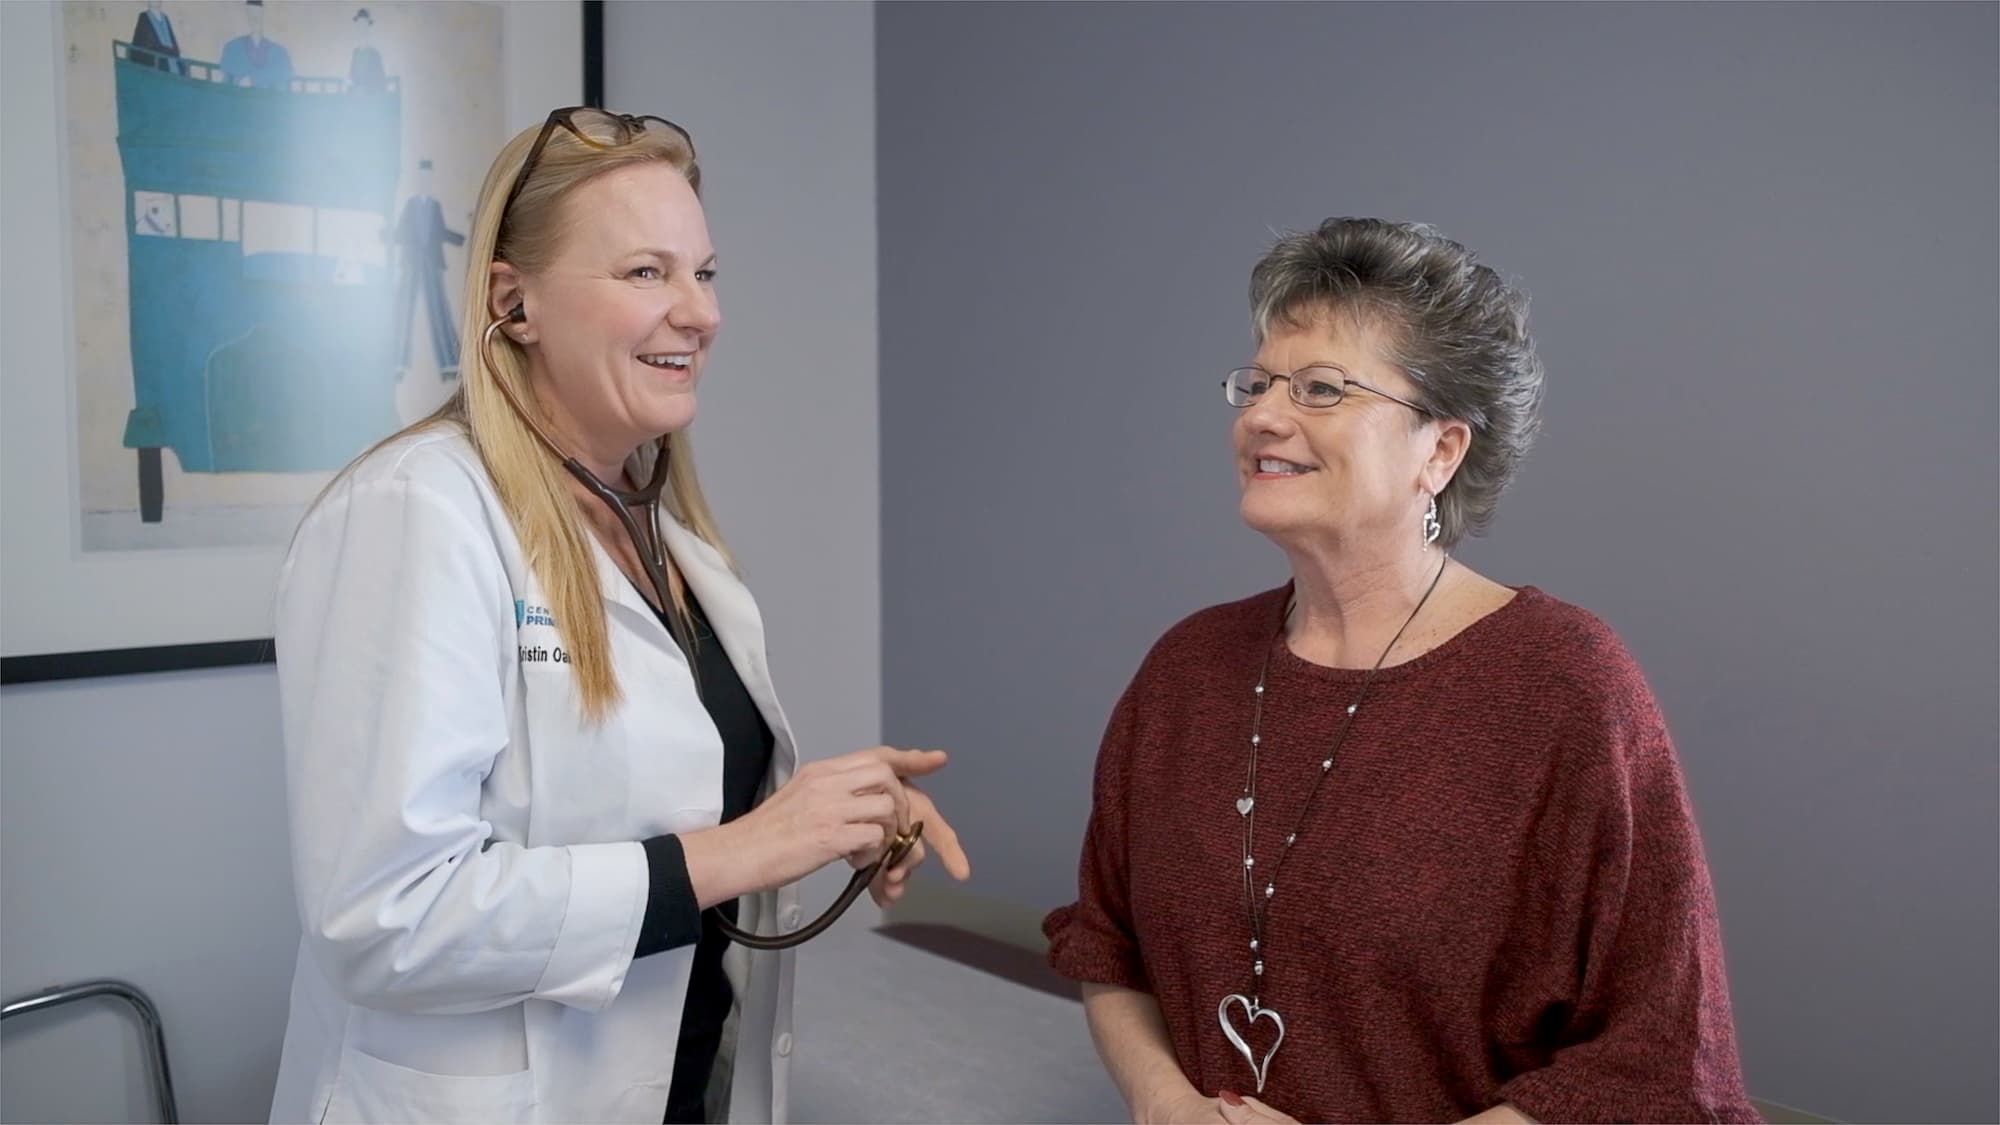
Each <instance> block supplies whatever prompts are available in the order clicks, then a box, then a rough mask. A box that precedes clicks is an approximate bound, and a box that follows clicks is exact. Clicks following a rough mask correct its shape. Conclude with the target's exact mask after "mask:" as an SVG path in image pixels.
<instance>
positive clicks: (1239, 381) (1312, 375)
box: [1222, 363, 1431, 417]
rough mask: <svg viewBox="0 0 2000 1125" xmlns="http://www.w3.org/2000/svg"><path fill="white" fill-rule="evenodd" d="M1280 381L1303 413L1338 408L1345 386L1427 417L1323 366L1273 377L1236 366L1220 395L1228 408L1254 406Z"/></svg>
mask: <svg viewBox="0 0 2000 1125" xmlns="http://www.w3.org/2000/svg"><path fill="white" fill-rule="evenodd" d="M1279 379H1283V380H1284V381H1285V382H1286V383H1288V384H1290V387H1289V390H1290V392H1291V396H1292V401H1293V402H1296V403H1298V404H1299V405H1300V406H1303V407H1305V408H1306V409H1307V410H1325V409H1327V408H1329V407H1334V406H1339V405H1340V400H1341V399H1344V398H1346V397H1347V389H1348V388H1349V387H1355V388H1359V389H1360V390H1364V391H1367V392H1369V393H1370V394H1378V395H1381V396H1382V397H1383V398H1386V399H1388V400H1389V401H1390V402H1399V403H1402V404H1403V405H1404V406H1407V407H1409V408H1410V409H1411V410H1414V411H1416V412H1417V413H1419V414H1422V415H1425V416H1426V417H1428V416H1429V415H1430V413H1431V412H1430V411H1429V410H1427V409H1425V408H1424V407H1421V406H1418V405H1417V404H1416V403H1414V402H1411V401H1410V400H1409V399H1406V398H1400V397H1398V396H1396V395H1392V394H1390V393H1389V392H1388V391H1384V390H1379V389H1377V388H1375V387H1371V386H1369V385H1368V384H1366V383H1363V382H1360V381H1358V380H1355V379H1350V378H1348V377H1347V372H1345V371H1342V370H1341V369H1340V368H1338V367H1333V366H1331V365H1328V364H1324V363H1315V364H1312V365H1310V366H1306V367H1301V368H1299V369H1298V370H1297V371H1294V372H1292V373H1291V374H1290V375H1274V374H1272V373H1271V372H1269V371H1266V370H1264V369H1263V368H1261V367H1239V368H1237V369H1236V370H1234V371H1231V372H1230V373H1229V375H1228V377H1227V378H1225V379H1223V380H1222V393H1223V395H1224V396H1225V397H1227V398H1228V400H1229V405H1231V406H1234V407H1236V408H1238V409H1241V408H1243V407H1246V406H1251V405H1254V404H1255V403H1256V402H1257V400H1258V399H1260V398H1263V397H1264V394H1265V392H1267V391H1269V390H1270V389H1271V384H1272V383H1274V382H1277V381H1278V380H1279Z"/></svg>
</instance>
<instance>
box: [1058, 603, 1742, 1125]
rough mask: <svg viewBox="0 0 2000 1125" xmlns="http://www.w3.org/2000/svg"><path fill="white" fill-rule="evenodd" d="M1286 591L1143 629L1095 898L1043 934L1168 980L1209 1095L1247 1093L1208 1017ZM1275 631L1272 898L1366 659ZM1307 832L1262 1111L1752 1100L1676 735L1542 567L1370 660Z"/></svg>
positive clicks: (1267, 845)
mask: <svg viewBox="0 0 2000 1125" xmlns="http://www.w3.org/2000/svg"><path fill="white" fill-rule="evenodd" d="M1288 596H1289V590H1288V588H1285V589H1278V590H1273V591H1270V592H1268V593H1264V594H1260V595H1257V596H1256V597H1253V598H1249V599H1246V600H1244V601H1240V602H1234V603H1231V604H1229V605H1222V606H1216V607H1214V608H1211V609H1207V610H1203V611H1202V612H1200V613H1197V614H1195V615H1194V616H1193V617H1190V618H1188V619H1187V620H1186V621H1183V622H1181V623H1180V624H1179V625H1177V626H1175V627H1174V628H1173V629H1172V630H1170V631H1169V632H1168V633H1167V635H1166V636H1165V637H1163V638H1161V639H1160V642H1159V643H1158V644H1157V645H1155V646H1154V648H1153V651H1152V652H1151V653H1150V654H1149V655H1148V656H1147V657H1146V661H1145V663H1144V665H1142V666H1141V667H1140V669H1139V673H1138V675H1137V676H1136V677H1134V678H1133V680H1132V684H1131V686H1130V687H1128V688H1127V689H1126V691H1125V695H1124V697H1123V698H1121V699H1120V700H1119V701H1118V706H1117V708H1116V710H1114V711H1113V712H1112V716H1111V722H1110V726H1109V728H1108V729H1107V730H1106V732H1105V735H1104V745H1103V748H1102V750H1101V751H1100V752H1099V754H1098V759H1097V774H1096V785H1095V794H1094V798H1093V804H1092V809H1091V816H1090V825H1089V828H1088V830H1087V832H1086V834H1085V837H1084V845H1083V858H1082V864H1081V875H1080V880H1079V881H1080V887H1079V891H1078V901H1077V902H1076V903H1075V904H1073V905H1070V906H1065V907H1063V908H1061V909H1059V910H1057V911H1055V912H1054V913H1052V914H1050V915H1049V917H1048V920H1047V922H1046V923H1045V924H1044V929H1045V930H1046V932H1047V933H1048V936H1049V939H1050V941H1051V949H1050V954H1049V960H1050V963H1051V964H1052V965H1053V966H1054V967H1055V968H1056V970H1057V971H1059V972H1061V973H1062V974H1064V975H1065V976H1068V977H1071V978H1074V979H1076V980H1080V981H1095V982H1100V983H1105V984H1116V985H1123V986H1124V987H1126V988H1134V989H1139V990H1141V991H1145V992H1149V993H1151V994H1153V996H1154V997H1156V998H1157V999H1158V1001H1159V1004H1160V1010H1161V1012H1162V1013H1163V1014H1164V1015H1165V1017H1166V1024H1167V1030H1168V1033H1169V1035H1170V1036H1171V1038H1172V1040H1173V1047H1174V1053H1175V1055H1176V1056H1177V1057H1178V1059H1179V1061H1180V1065H1181V1069H1182V1071H1183V1072H1184V1073H1186V1075H1187V1076H1188V1079H1189V1080H1190V1081H1191V1082H1193V1083H1194V1085H1195V1087H1196V1088H1197V1089H1199V1090H1200V1091H1202V1092H1203V1093H1204V1094H1207V1095H1209V1096H1214V1095H1215V1094H1217V1093H1218V1092H1219V1091H1220V1090H1222V1089H1224V1088H1227V1089H1232V1090H1236V1091H1239V1092H1249V1091H1251V1090H1253V1089H1254V1088H1255V1085H1256V1081H1255V1079H1254V1077H1253V1076H1252V1074H1251V1071H1250V1069H1249V1067H1248V1065H1247V1064H1246V1063H1245V1062H1244V1061H1243V1058H1242V1056H1241V1055H1239V1054H1238V1053H1237V1052H1236V1050H1235V1048H1233V1047H1232V1046H1230V1044H1229V1042H1228V1041H1227V1040H1226V1039H1225V1038H1224V1037H1223V1035H1222V1032H1221V1030H1220V1028H1219V1027H1218V1025H1217V1023H1216V1006H1217V1004H1218V1003H1219V1002H1220V1001H1221V1000H1222V998H1223V997H1224V996H1226V995H1228V994H1230V993H1233V992H1242V993H1245V994H1248V993H1249V992H1250V990H1251V985H1252V980H1253V979H1254V978H1253V977H1252V974H1251V955H1250V950H1249V944H1250V929H1249V922H1248V920H1247V918H1246V915H1245V906H1244V892H1243V880H1242V872H1243V859H1242V828H1241V821H1240V819H1239V817H1238V814H1237V812H1236V809H1235V807H1234V802H1235V801H1236V799H1237V798H1238V797H1239V796H1240V795H1241V794H1242V789H1243V782H1244V769H1245V766H1246V764H1247V761H1248V751H1249V741H1250V723H1251V708H1252V693H1251V688H1252V687H1253V685H1255V683H1256V681H1257V669H1258V665H1259V662H1260V661H1261V659H1262V657H1263V654H1264V653H1265V651H1266V649H1267V646H1271V642H1272V639H1273V637H1274V636H1275V633H1276V629H1277V626H1278V622H1279V618H1280V615H1281V614H1282V612H1283V609H1284V606H1285V601H1286V599H1287V597H1288ZM1273 652H1274V655H1273V656H1272V660H1271V671H1270V679H1269V684H1268V686H1267V688H1266V697H1265V707H1264V723H1263V742H1262V746H1261V751H1260V767H1259V770H1260V774H1261V776H1260V779H1259V782H1258V791H1257V808H1256V812H1257V818H1256V825H1257V851H1256V856H1257V863H1258V869H1257V870H1258V874H1259V878H1258V885H1259V887H1260V888H1261V886H1262V884H1263V882H1264V878H1265V877H1266V875H1267V873H1268V872H1270V871H1271V870H1272V866H1273V865H1274V864H1275V862H1276V858H1277V855H1278V850H1277V849H1278V845H1279V844H1280V843H1281V841H1282V840H1283V838H1284V835H1285V834H1286V833H1287V832H1288V831H1290V830H1291V829H1292V827H1293V825H1294V824H1295V822H1296V821H1297V819H1298V817H1299V815H1300V812H1301V810H1302V809H1303V808H1304V806H1305V804H1306V796H1307V794H1308V792H1310V790H1311V789H1312V783H1313V778H1314V777H1315V776H1316V775H1317V774H1318V773H1319V772H1320V762H1321V761H1322V759H1324V758H1325V757H1326V753H1327V750H1328V749H1329V747H1330V745H1331V743H1332V740H1333V737H1334V734H1335V732H1337V731H1338V730H1339V720H1340V719H1341V718H1342V716H1343V713H1344V712H1345V710H1346V708H1347V705H1348V704H1349V703H1350V702H1352V701H1353V700H1354V698H1355V694H1356V691H1357V689H1358V687H1359V686H1360V683H1361V680H1362V678H1363V675H1364V673H1362V672H1358V671H1346V670H1338V669H1331V668H1322V667H1320V666H1318V665H1314V664H1310V663H1308V662H1306V661H1304V660H1301V659H1299V658H1298V657H1296V656H1294V655H1292V654H1291V652H1290V651H1289V650H1288V649H1287V648H1286V647H1285V646H1284V645H1282V644H1279V645H1276V646H1275V648H1274V649H1273ZM1298 833H1299V838H1298V843H1297V845H1296V846H1295V847H1294V848H1293V849H1292V852H1293V854H1292V855H1291V857H1290V859H1288V860H1287V861H1286V863H1285V865H1284V868H1283V870H1282V872H1281V873H1280V874H1278V875H1277V893H1276V895H1275V896H1274V897H1273V898H1272V900H1271V906H1270V914H1269V919H1268V922H1267V927H1266V935H1265V941H1264V949H1263V954H1264V963H1265V970H1264V973H1265V975H1264V978H1263V985H1262V988H1261V992H1262V994H1263V998H1264V1002H1265V1003H1266V1004H1267V1005H1269V1006H1271V1007H1274V1008H1276V1009H1277V1010H1278V1013H1279V1014H1280V1015H1282V1016H1283V1017H1284V1019H1285V1027H1286V1034H1285V1040H1284V1043H1283V1045H1282V1047H1281V1048H1280V1049H1279V1051H1278V1053H1277V1055H1276V1057H1275V1059H1274V1061H1273V1062H1272V1064H1271V1068H1270V1074H1269V1084H1268V1085H1267V1086H1266V1088H1265V1092H1264V1095H1263V1100H1264V1101H1265V1102H1267V1103H1269V1104H1270V1105H1272V1106H1274V1107H1276V1108H1278V1109H1280V1110H1283V1111H1285V1112H1287V1113H1289V1114H1291V1115H1293V1116H1294V1117H1297V1118H1299V1119H1300V1120H1303V1121H1455V1120H1458V1119H1459V1118H1462V1117H1465V1116H1468V1115H1471V1114H1474V1113H1477V1112H1479V1111H1480V1110H1484V1109H1487V1108H1489V1107H1491V1106H1493V1105H1496V1104H1498V1103H1501V1102H1508V1103H1512V1104H1513V1105H1514V1106H1515V1107H1516V1108H1517V1109H1519V1110H1520V1111H1521V1112H1523V1113H1526V1114H1527V1115H1528V1116H1530V1117H1533V1118H1536V1119H1537V1120H1541V1121H1620V1120H1622V1121H1755V1120H1757V1119H1758V1118H1757V1114H1756V1111H1755V1110H1754V1109H1752V1108H1751V1106H1750V1102H1749V1099H1748V1098H1747V1097H1746V1096H1745V1094H1744V1089H1743V1078H1742V1073H1741V1069H1740V1066H1739V1064H1738V1061H1737V1054H1736V1035H1735V1029H1734V1027H1733V1025H1732V1022H1731V1017H1730V1011H1729V992H1728V985H1727V982H1726V981H1725V979H1724V973H1723V963H1722V941H1721V935H1720V932H1719V929H1718V926H1717V922H1716V912H1715V900H1714V895H1713V892H1712V891H1711V889H1710V886H1709V876H1708V868H1707V865H1706V864H1705V862H1704V860H1703V858H1702V849H1701V841H1700V838H1699V837H1698V835H1697V834H1696V830H1695V823H1694V817H1693V813H1692V810H1691V809H1690V808H1689V805H1688V799H1687V793H1686V790H1685V788H1684V786H1683V784H1682V780H1681V773H1680V767H1679V764H1678V763H1677V761H1676V760H1675V757H1674V749H1673V743H1672V741H1671V740H1670V738H1669V737H1668V734H1667V728H1666V723H1665V721H1664V720H1663V719H1662V718H1661V715H1660V712H1659V709H1658V707H1657V706H1656V704H1655V703H1654V701H1653V697H1652V693H1651V692H1650V691H1649V690H1648V688H1647V686H1646V682H1645V679H1644V677H1643V676H1642V675H1641V673H1640V671H1639V668H1638V666H1637V665H1636V664H1635V663H1634V662H1633V660H1632V657H1631V655H1630V654H1629V653H1628V652H1627V651H1626V650H1625V647H1624V645H1623V644H1622V643H1620V641H1619V640H1618V638H1617V636H1616V635H1614V634H1613V633H1612V631H1611V629H1610V628H1609V627H1608V626H1607V625H1605V624H1604V623H1603V622H1602V621H1600V620H1598V619H1597V618H1596V617H1594V616H1592V615H1591V614H1589V613H1588V612H1585V611H1584V610H1581V609H1578V608H1576V607H1574V606H1571V605H1567V604H1565V603H1563V602H1560V601H1557V600H1556V599H1555V598H1552V597H1550V596H1548V595H1547V594H1544V593H1542V592H1541V591H1539V590H1536V589H1534V588H1533V587H1528V588H1524V589H1522V590H1521V591H1520V592H1519V594H1518V595H1517V596H1516V597H1515V598H1514V599H1513V600H1512V601H1510V602H1509V603H1508V604H1507V605H1505V606H1504V607H1502V608H1501V609H1499V610H1497V611H1495V612H1494V613H1492V614H1490V615H1488V616H1487V617H1485V618H1484V619H1482V620H1480V621H1478V622H1475V623H1474V624H1473V625H1472V626H1470V627H1469V628H1467V629H1466V630H1464V631H1463V632H1462V633H1460V634H1459V635H1458V636H1456V637H1454V638H1452V639H1451V640H1449V641H1447V642H1445V643H1444V644H1443V645H1441V646H1439V647H1438V648H1436V649H1433V650H1432V651H1430V652H1428V653H1426V654H1424V655H1423V656H1420V657H1418V658H1417V659H1415V660H1412V661H1409V662H1408V663H1405V664H1401V665H1397V666H1393V667H1388V668H1384V669H1382V671H1381V672H1379V673H1377V675H1376V676H1375V680H1374V684H1373V686H1372V687H1370V688H1369V692H1368V698H1367V701H1366V702H1365V704H1364V705H1363V706H1362V708H1361V711H1360V713H1359V715H1358V716H1357V718H1356V721H1355V724H1354V727H1353V729H1352V730H1351V731H1350V732H1349V734H1348V737H1347V743H1346V745H1345V746H1343V747H1342V748H1341V749H1340V752H1339V755H1338V760H1337V761H1336V762H1335V763H1334V766H1333V771H1332V773H1331V774H1330V775H1329V776H1328V777H1327V780H1326V784H1325V786H1324V788H1323V790H1322V792H1321V793H1320V796H1319V800H1318V803H1317V805H1316V806H1315V808H1314V809H1313V811H1312V815H1311V817H1310V818H1309V819H1307V820H1306V821H1305V823H1304V824H1303V825H1302V826H1300V827H1299V829H1298ZM1239 1019H1240V1017H1239ZM1239 1026H1242V1024H1241V1023H1239ZM1256 1030H1257V1034H1255V1035H1253V1036H1252V1037H1251V1043H1252V1045H1253V1046H1255V1047H1257V1048H1259V1049H1260V1050H1261V1049H1262V1047H1263V1045H1264V1044H1266V1043H1268V1042H1269V1039H1270V1034H1269V1030H1270V1024H1269V1023H1268V1021H1266V1022H1264V1023H1260V1024H1259V1025H1258V1027H1257V1029H1256Z"/></svg>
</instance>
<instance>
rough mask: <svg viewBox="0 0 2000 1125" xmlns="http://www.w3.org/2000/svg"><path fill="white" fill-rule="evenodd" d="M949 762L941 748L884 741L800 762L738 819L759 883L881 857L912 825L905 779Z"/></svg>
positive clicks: (769, 884)
mask: <svg viewBox="0 0 2000 1125" xmlns="http://www.w3.org/2000/svg"><path fill="white" fill-rule="evenodd" d="M944 763H945V754H944V751H942V750H897V749H894V748H893V747H888V746H877V747H874V748H873V749H869V750H857V751H855V752H854V753H852V754H843V755H841V756H840V757H838V758H827V759H824V760H821V761H816V762H808V763H806V764H805V765H804V766H801V767H800V768H799V772H797V773H796V774H793V775H792V779H791V780H790V781H788V782H786V783H785V784H784V785H783V786H782V787H780V788H779V790H778V791H777V792H776V793H773V794H771V796H770V798H769V799H768V800H766V801H765V802H764V803H763V804H761V805H759V806H757V807H756V808H755V809H752V810H751V811H750V812H748V813H746V814H744V815H743V816H742V817H740V818H738V819H737V820H736V821H734V822H732V823H733V824H734V825H736V826H740V827H739V829H738V833H739V836H738V838H739V839H740V841H741V846H742V847H744V848H746V849H749V850H750V855H749V856H748V857H747V858H748V859H749V860H750V861H751V863H752V864H753V867H754V870H755V871H756V882H757V885H758V886H759V887H780V886H784V885H785V884H787V883H793V882H797V881H798V880H799V879H802V878H804V877H805V876H807V875H809V874H811V873H813V872H814V871H817V870H819V869H820V868H822V867H824V866H826V865H827V864H829V863H832V862H833V861H835V860H837V859H843V858H846V857H848V856H852V855H858V854H867V853H869V852H871V851H873V852H876V853H878V854H879V853H880V852H881V850H882V849H883V848H884V847H886V846H887V845H888V842H889V840H890V839H891V838H892V837H893V836H894V835H895V833H897V832H898V831H901V830H902V828H903V827H904V826H905V825H907V824H909V823H910V800H909V795H908V793H907V791H906V790H905V788H904V785H903V779H904V778H906V777H918V776H922V775H924V774H928V773H934V772H936V771H937V770H940V769H943V768H944ZM924 831H925V832H926V833H928V832H929V831H930V825H929V824H926V825H925V826H924ZM947 831H949V828H947Z"/></svg>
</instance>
